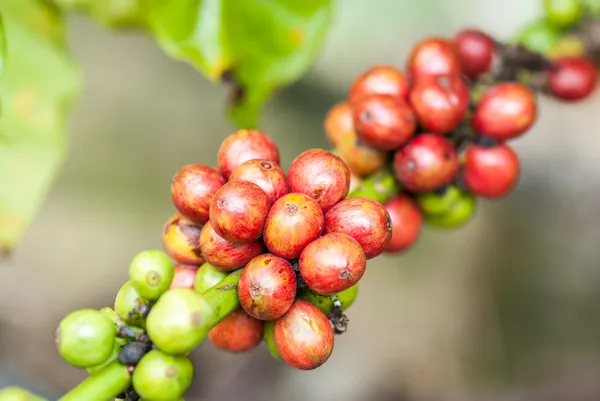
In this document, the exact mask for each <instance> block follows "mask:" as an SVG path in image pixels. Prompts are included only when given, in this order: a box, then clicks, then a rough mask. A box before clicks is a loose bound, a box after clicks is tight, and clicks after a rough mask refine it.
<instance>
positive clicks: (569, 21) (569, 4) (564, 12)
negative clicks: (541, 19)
mask: <svg viewBox="0 0 600 401" xmlns="http://www.w3.org/2000/svg"><path fill="white" fill-rule="evenodd" d="M543 5H544V11H545V12H546V18H547V19H548V21H549V22H550V23H552V24H554V25H556V26H559V27H563V28H566V27H569V26H571V25H573V24H575V23H576V22H577V21H579V20H580V19H581V17H582V16H583V2H582V1H581V0H543Z"/></svg>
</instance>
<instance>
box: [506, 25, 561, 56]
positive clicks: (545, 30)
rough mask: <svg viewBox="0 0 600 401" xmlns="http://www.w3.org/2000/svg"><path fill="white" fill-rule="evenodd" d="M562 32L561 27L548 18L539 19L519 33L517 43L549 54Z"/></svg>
mask: <svg viewBox="0 0 600 401" xmlns="http://www.w3.org/2000/svg"><path fill="white" fill-rule="evenodd" d="M561 36H562V34H561V32H560V29H558V28H557V27H556V26H554V25H552V24H551V23H549V22H548V21H546V20H539V21H536V22H534V23H532V24H529V25H527V26H525V27H524V28H523V29H522V30H521V31H520V32H519V34H518V35H517V43H519V44H520V45H522V46H523V47H525V48H526V49H528V50H530V51H533V52H537V53H541V54H547V53H548V52H549V51H551V50H552V49H553V48H554V47H555V46H556V44H557V43H558V41H559V40H560V38H561Z"/></svg>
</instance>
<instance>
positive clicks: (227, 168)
mask: <svg viewBox="0 0 600 401" xmlns="http://www.w3.org/2000/svg"><path fill="white" fill-rule="evenodd" d="M252 159H263V160H269V161H272V162H273V163H275V164H279V149H278V148H277V145H275V142H273V140H272V139H271V138H269V137H268V136H267V134H265V133H264V132H261V131H258V130H254V129H242V130H239V131H236V132H234V133H233V134H231V135H229V136H228V137H227V138H225V140H224V141H223V142H222V143H221V147H220V148H219V153H218V161H219V171H220V172H221V174H223V176H224V177H225V178H229V175H230V174H231V172H232V171H233V169H234V168H236V167H237V166H239V165H240V164H243V163H245V162H247V161H248V160H252Z"/></svg>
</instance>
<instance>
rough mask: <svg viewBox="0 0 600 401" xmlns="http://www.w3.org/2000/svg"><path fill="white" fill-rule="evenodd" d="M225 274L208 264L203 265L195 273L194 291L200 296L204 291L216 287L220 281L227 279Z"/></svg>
mask: <svg viewBox="0 0 600 401" xmlns="http://www.w3.org/2000/svg"><path fill="white" fill-rule="evenodd" d="M227 274H228V273H227V272H224V271H223V270H220V269H218V268H216V267H214V266H213V265H211V264H209V263H204V264H203V265H202V266H200V268H199V269H198V271H197V272H196V279H195V281H194V290H196V291H198V292H199V293H201V294H202V293H203V292H204V291H206V290H208V289H210V288H212V287H213V286H215V285H217V284H218V283H219V282H220V281H221V280H223V279H224V278H225V277H227Z"/></svg>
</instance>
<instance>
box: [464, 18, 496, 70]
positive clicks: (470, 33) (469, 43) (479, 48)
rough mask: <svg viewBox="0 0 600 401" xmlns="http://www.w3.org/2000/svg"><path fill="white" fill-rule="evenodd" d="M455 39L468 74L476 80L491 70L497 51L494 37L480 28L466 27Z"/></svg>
mask: <svg viewBox="0 0 600 401" xmlns="http://www.w3.org/2000/svg"><path fill="white" fill-rule="evenodd" d="M454 40H455V41H456V49H457V52H458V58H459V59H460V65H461V69H462V72H463V73H464V74H465V75H466V76H468V77H469V78H470V79H472V80H474V79H477V78H478V77H479V76H480V75H482V74H485V73H487V72H488V71H490V70H491V68H492V61H493V58H494V51H495V45H494V41H493V40H492V38H490V37H489V36H488V35H486V34H485V33H484V32H482V31H480V30H478V29H465V30H462V31H460V32H459V33H458V34H457V35H456V37H455V39H454Z"/></svg>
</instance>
